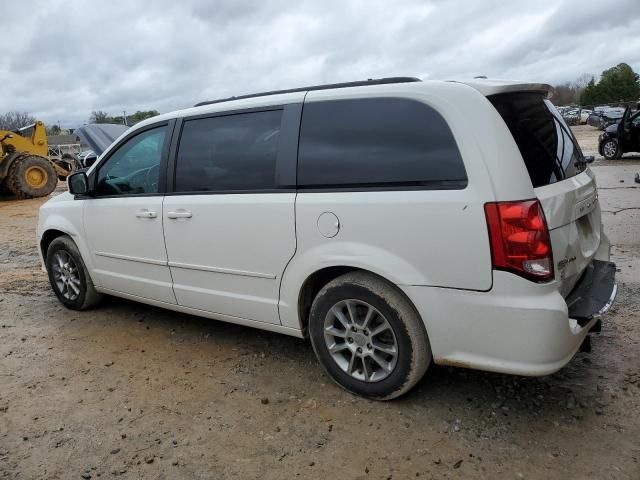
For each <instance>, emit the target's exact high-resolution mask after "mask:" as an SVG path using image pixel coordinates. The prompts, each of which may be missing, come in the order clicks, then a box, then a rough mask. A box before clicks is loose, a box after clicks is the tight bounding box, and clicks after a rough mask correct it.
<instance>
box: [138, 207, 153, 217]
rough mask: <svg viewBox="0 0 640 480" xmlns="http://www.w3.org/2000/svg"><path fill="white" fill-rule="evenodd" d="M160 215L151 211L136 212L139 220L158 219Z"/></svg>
mask: <svg viewBox="0 0 640 480" xmlns="http://www.w3.org/2000/svg"><path fill="white" fill-rule="evenodd" d="M157 216H158V214H157V213H156V212H152V211H151V210H146V209H145V210H138V211H137V212H136V217H138V218H156V217H157Z"/></svg>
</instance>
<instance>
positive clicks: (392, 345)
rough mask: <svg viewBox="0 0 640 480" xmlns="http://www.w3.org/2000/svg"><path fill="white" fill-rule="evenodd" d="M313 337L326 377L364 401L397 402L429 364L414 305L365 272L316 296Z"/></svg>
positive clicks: (346, 277) (347, 276)
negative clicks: (390, 400) (371, 399)
mask: <svg viewBox="0 0 640 480" xmlns="http://www.w3.org/2000/svg"><path fill="white" fill-rule="evenodd" d="M309 332H310V336H311V343H312V345H313V349H314V351H315V352H316V355H317V357H318V360H319V361H320V363H321V364H322V366H323V367H324V369H325V371H326V372H327V374H328V375H329V376H330V377H331V378H332V379H333V380H334V381H335V382H336V383H338V384H339V385H340V386H342V387H343V388H345V389H346V390H348V391H350V392H352V393H355V394H358V395H362V396H364V397H369V398H373V399H377V400H389V399H392V398H396V397H399V396H400V395H402V394H404V393H405V392H407V391H409V390H410V389H411V388H412V387H413V386H414V385H415V384H416V383H417V382H418V381H419V380H420V379H421V378H422V376H423V375H424V373H425V372H426V370H427V367H428V366H429V364H430V363H431V348H430V346H429V341H428V338H427V333H426V331H425V328H424V325H423V324H422V320H421V319H420V317H419V316H418V314H417V312H416V311H415V308H414V307H413V305H411V303H410V302H409V301H408V299H407V298H406V297H405V296H404V295H403V294H402V293H401V292H400V291H399V290H398V289H397V287H395V286H393V285H391V284H389V283H388V282H386V281H385V280H383V279H381V278H380V277H377V276H375V275H373V274H369V273H366V272H353V273H348V274H345V275H342V276H340V277H338V278H336V279H335V280H333V281H331V282H329V283H328V284H327V285H326V286H325V287H324V288H323V289H322V290H321V291H320V292H319V293H318V295H317V296H316V298H315V300H314V302H313V305H312V307H311V312H310V316H309Z"/></svg>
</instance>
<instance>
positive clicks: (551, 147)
mask: <svg viewBox="0 0 640 480" xmlns="http://www.w3.org/2000/svg"><path fill="white" fill-rule="evenodd" d="M488 98H489V100H490V101H491V103H492V104H493V106H494V107H495V108H496V109H497V110H498V112H499V113H500V115H501V116H502V119H503V120H504V121H505V123H506V124H507V127H508V128H509V130H510V132H511V134H512V135H513V138H514V140H515V141H516V144H517V145H518V148H519V150H520V153H521V154H522V158H523V160H524V162H525V164H526V167H527V170H528V172H529V176H530V178H531V182H532V184H533V187H534V191H535V194H536V197H537V198H538V199H539V200H540V203H541V204H542V207H543V210H544V213H545V217H546V220H547V225H548V227H549V234H550V237H551V244H552V249H553V259H554V270H555V276H556V280H557V281H558V282H559V290H560V292H561V293H562V295H563V296H565V297H567V296H568V295H569V293H570V292H571V291H572V290H573V288H574V286H575V285H576V283H577V282H578V281H579V280H580V278H581V276H582V275H583V273H584V272H585V270H586V269H587V267H588V266H589V264H590V263H591V262H592V260H593V259H594V258H597V259H598V260H608V258H609V244H608V240H607V238H606V236H605V235H604V233H603V232H602V227H601V221H600V206H599V204H598V192H597V189H596V182H595V177H594V174H593V172H591V171H590V170H589V169H588V168H587V167H586V163H585V161H584V156H583V154H582V151H581V150H580V147H579V145H578V142H577V141H576V139H575V137H574V135H573V133H572V132H571V130H570V129H569V127H568V126H567V125H566V123H565V122H564V120H563V119H562V117H561V116H560V114H559V113H558V112H557V111H556V109H555V107H554V106H553V105H552V104H551V102H549V101H548V100H547V99H546V98H545V94H543V93H540V92H517V93H501V94H496V95H491V96H489V97H488ZM604 257H606V258H604Z"/></svg>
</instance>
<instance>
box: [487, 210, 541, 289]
mask: <svg viewBox="0 0 640 480" xmlns="http://www.w3.org/2000/svg"><path fill="white" fill-rule="evenodd" d="M484 213H485V215H486V217H487V226H488V228H489V240H490V242H491V259H492V262H493V268H494V269H496V270H506V271H508V272H512V273H515V274H516V275H520V276H521V277H524V278H527V279H529V280H533V281H534V282H547V281H549V280H552V279H553V255H552V252H551V241H550V240H549V229H548V228H547V222H546V220H545V218H544V212H543V211H542V205H540V202H539V201H538V200H523V201H519V202H492V203H486V204H485V206H484Z"/></svg>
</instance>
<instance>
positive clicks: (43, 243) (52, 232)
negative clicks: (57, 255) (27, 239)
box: [40, 228, 73, 259]
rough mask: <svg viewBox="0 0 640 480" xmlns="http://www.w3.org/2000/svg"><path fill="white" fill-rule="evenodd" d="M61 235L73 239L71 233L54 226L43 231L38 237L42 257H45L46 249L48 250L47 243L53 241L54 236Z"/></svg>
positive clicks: (49, 243)
mask: <svg viewBox="0 0 640 480" xmlns="http://www.w3.org/2000/svg"><path fill="white" fill-rule="evenodd" d="M62 236H66V237H69V238H71V240H73V238H72V237H71V235H69V234H68V233H66V232H63V231H62V230H58V229H55V228H50V229H48V230H45V231H44V232H43V234H42V236H41V237H40V253H42V258H43V259H46V258H47V250H49V245H51V242H53V241H54V240H55V239H56V238H58V237H62Z"/></svg>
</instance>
